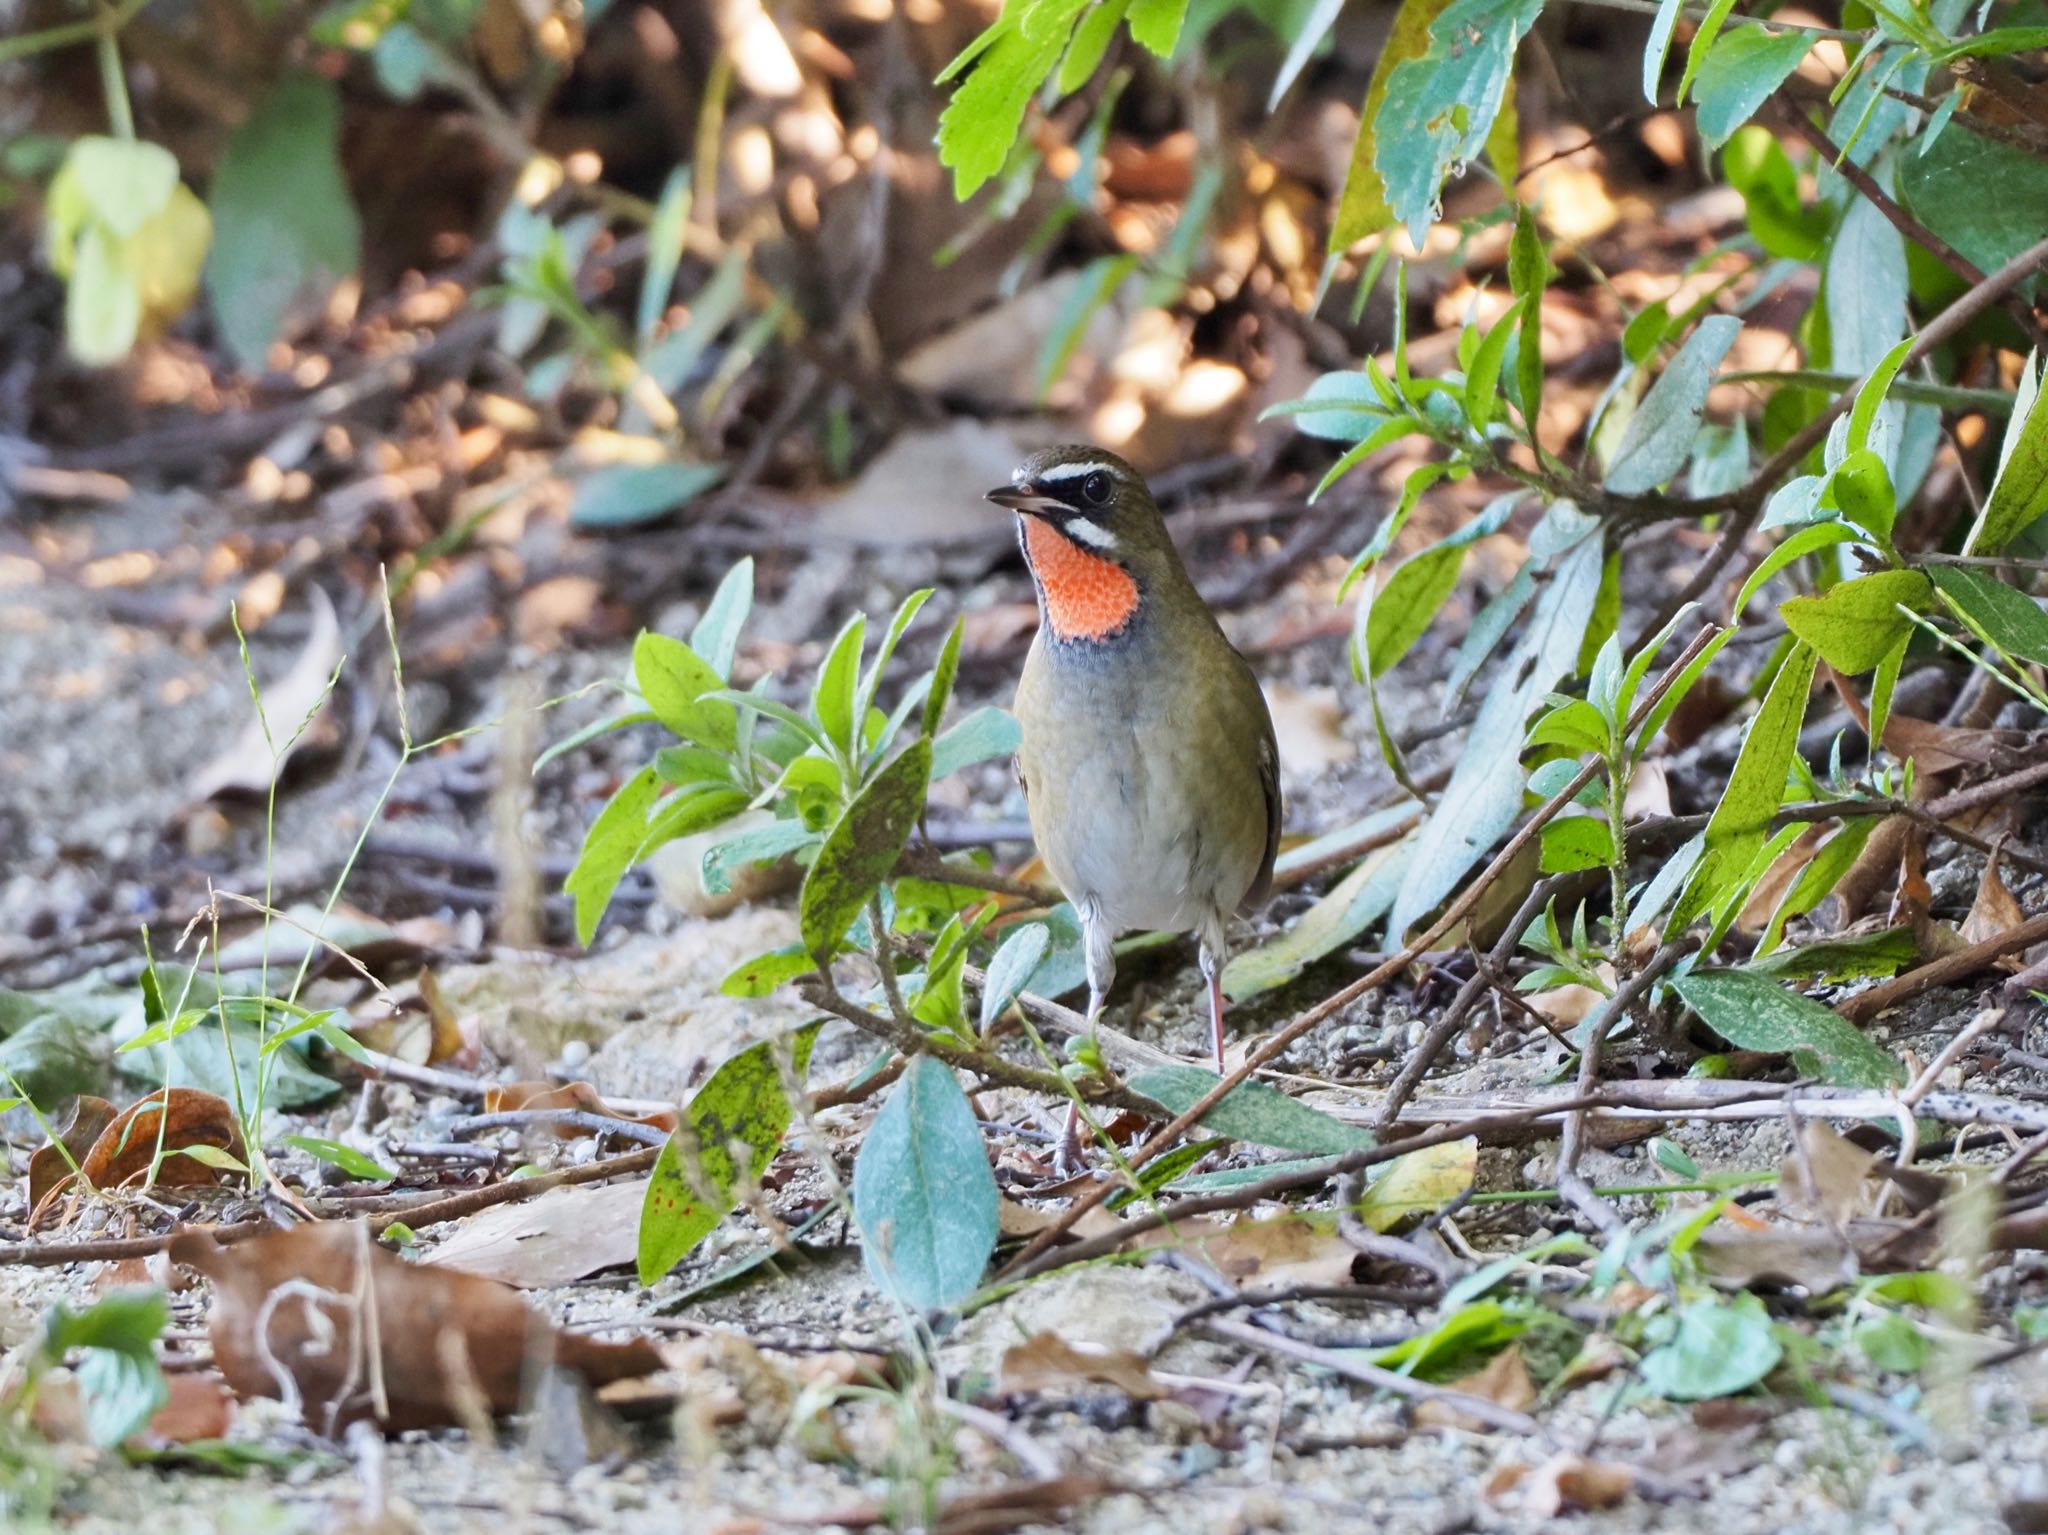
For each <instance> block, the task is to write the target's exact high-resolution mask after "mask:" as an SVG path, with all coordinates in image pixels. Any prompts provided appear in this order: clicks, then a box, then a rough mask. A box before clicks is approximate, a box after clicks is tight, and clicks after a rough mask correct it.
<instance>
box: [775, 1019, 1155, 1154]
mask: <svg viewBox="0 0 2048 1535" xmlns="http://www.w3.org/2000/svg"><path fill="white" fill-rule="evenodd" d="M797 989H798V991H799V993H800V994H801V995H802V997H803V999H804V1000H805V1001H806V1002H808V1003H810V1004H811V1006H813V1007H818V1008H823V1009H824V1010H825V1011H826V1012H828V1013H830V1014H832V1016H833V1017H835V1018H841V1019H844V1020H845V1021H846V1022H848V1023H850V1024H852V1025H853V1026H854V1027H855V1028H857V1029H859V1030H861V1031H862V1032H863V1033H866V1034H872V1035H874V1036H875V1038H877V1039H879V1040H881V1041H882V1042H883V1043H884V1044H887V1045H889V1046H891V1047H893V1048H894V1049H896V1050H899V1051H901V1052H902V1053H903V1054H904V1055H907V1056H908V1055H929V1056H933V1057H935V1058H936V1059H938V1060H941V1061H944V1062H945V1063H946V1064H947V1065H948V1066H955V1067H958V1068H960V1069H961V1070H963V1071H971V1072H973V1073H974V1074H975V1075H976V1076H978V1077H980V1078H981V1079H982V1080H983V1081H984V1082H987V1083H990V1084H992V1085H994V1086H997V1087H1021V1088H1024V1089H1026V1090H1028V1091H1030V1092H1035V1093H1045V1094H1047V1095H1049V1096H1052V1097H1058V1098H1066V1097H1070V1096H1071V1094H1070V1092H1069V1084H1068V1082H1067V1079H1066V1078H1065V1077H1063V1076H1061V1075H1060V1074H1059V1073H1058V1072H1056V1071H1040V1070H1038V1069H1037V1068H1035V1067H1031V1066H1020V1065H1018V1064H1017V1063H1016V1062H1015V1061H1012V1060H1010V1059H1009V1058H1008V1057H1006V1056H1001V1055H998V1054H996V1053H995V1052H994V1051H993V1050H972V1049H969V1048H967V1047H966V1046H964V1045H953V1044H948V1043H947V1042H946V1041H944V1040H942V1039H940V1038H938V1037H937V1036H935V1035H930V1034H926V1033H925V1032H923V1031H922V1030H920V1029H917V1028H914V1027H910V1026H908V1025H899V1024H896V1023H893V1022H891V1021H890V1020H889V1019H887V1018H884V1017H883V1016H882V1015H881V1014H879V1013H873V1012H870V1011H868V1009H866V1008H864V1007H862V1006H861V1005H860V1004H859V1003H858V1002H854V1001H852V1000H851V999H849V998H847V997H844V996H841V995H840V994H839V992H838V991H836V990H834V989H832V988H831V987H829V986H827V985H826V984H824V983H822V982H816V981H813V982H810V983H808V984H805V983H799V985H798V988H797ZM1074 1086H1076V1087H1079V1088H1080V1091H1081V1095H1082V1097H1084V1098H1085V1099H1087V1100H1088V1101H1089V1102H1090V1103H1106V1104H1108V1105H1109V1106H1110V1107H1112V1108H1119V1109H1129V1110H1131V1111H1132V1112H1133V1113H1135V1114H1142V1115H1144V1116H1145V1117H1146V1118H1147V1119H1164V1118H1166V1117H1167V1111H1166V1109H1165V1108H1164V1107H1162V1106H1161V1105H1159V1104H1157V1103H1154V1102H1153V1101H1152V1100H1151V1099H1150V1098H1147V1097H1145V1096H1144V1095H1142V1094H1140V1093H1134V1092H1132V1091H1131V1090H1130V1089H1129V1088H1127V1087H1125V1086H1123V1085H1122V1084H1121V1083H1116V1082H1093V1083H1090V1084H1088V1085H1086V1086H1082V1085H1081V1084H1074ZM1107 1188H1108V1186H1107V1185H1105V1192H1107Z"/></svg>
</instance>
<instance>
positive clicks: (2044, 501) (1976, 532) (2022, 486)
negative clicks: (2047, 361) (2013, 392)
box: [1963, 364, 2048, 554]
mask: <svg viewBox="0 0 2048 1535" xmlns="http://www.w3.org/2000/svg"><path fill="white" fill-rule="evenodd" d="M2043 513H2048V389H2043V388H2041V387H2040V375H2039V374H2037V373H2036V372H2035V371H2034V369H2033V367H2032V366H2031V364H2030V365H2029V366H2028V367H2027V368H2026V369H2025V370H2023V373H2022V377H2021V384H2020V390H2019V397H2018V399H2017V400H2016V401H2015V402H2014V410H2013V414H2012V419H2011V421H2009V422H2008V423H2007V424H2006V428H2005V441H2004V443H2003V445H2002V446H2001V448H2000V456H1999V463H1998V478H1997V479H1995V480H1993V481H1992V482H1991V492H1990V494H1989V495H1987V496H1986V497H1985V498H1984V510H1983V511H1982V512H1981V513H1980V514H1979V515H1978V517H1977V521H1976V524H1975V525H1974V526H1973V527H1972V528H1971V529H1970V536H1969V537H1968V538H1967V539H1965V540H1964V542H1963V553H1965V554H1996V553H1998V552H1999V551H2000V550H2002V549H2004V548H2005V546H2006V545H2007V544H2009V543H2011V542H2012V540H2013V539H2014V538H2016V537H2018V536H2019V535H2020V534H2021V533H2023V532H2025V531H2026V530H2027V529H2028V528H2030V527H2032V526H2033V525H2034V524H2035V523H2036V522H2037V521H2039V520H2040V518H2041V516H2042V514H2043Z"/></svg>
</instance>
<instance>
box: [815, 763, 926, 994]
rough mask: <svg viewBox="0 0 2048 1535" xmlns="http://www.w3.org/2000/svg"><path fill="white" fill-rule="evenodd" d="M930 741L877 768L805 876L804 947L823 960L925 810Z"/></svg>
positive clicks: (884, 874)
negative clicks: (876, 771) (879, 770)
mask: <svg viewBox="0 0 2048 1535" xmlns="http://www.w3.org/2000/svg"><path fill="white" fill-rule="evenodd" d="M931 766H932V743H931V742H930V741H929V740H926V739H925V738H924V737H922V736H920V737H919V738H918V739H917V740H915V741H913V742H911V743H910V745H909V747H907V748H906V749H905V750H904V752H903V754H902V755H901V756H900V757H898V758H897V759H896V760H895V761H894V762H891V763H890V764H889V765H888V766H887V767H885V768H883V769H882V770H881V772H879V773H877V774H876V775H875V776H874V778H873V780H872V781H870V782H869V784H868V786H867V787H866V788H864V789H862V790H861V792H860V797H859V798H858V799H856V800H855V801H854V802H853V803H852V804H851V805H849V806H848V807H847V809H846V812H845V814H843V815H842V816H840V818H839V822H838V824H837V825H835V826H834V827H833V828H832V830H831V832H830V833H829V834H828V835H827V836H826V838H825V843H824V846H822V847H820V848H819V849H818V856H817V859H816V860H815V861H814V862H813V863H812V864H811V868H810V872H809V873H808V874H806V875H805V876H804V888H803V893H802V895H801V896H800V897H799V898H798V901H797V912H798V918H797V920H798V925H799V927H800V928H801V930H802V932H803V940H804V947H805V948H806V949H808V950H809V951H810V952H811V953H812V954H813V955H814V956H816V957H817V959H818V962H819V963H820V964H823V963H825V962H826V961H827V960H828V959H829V958H830V957H831V956H832V954H833V953H834V952H835V951H836V950H837V949H838V947H839V941H840V939H842V938H844V937H845V936H846V930H847V928H849V927H851V926H852V925H853V919H854V918H855V917H857V916H859V915H860V912H861V909H862V908H863V907H865V906H866V905H867V903H868V898H869V897H870V896H872V895H873V894H874V893H875V890H876V887H878V886H879V885H880V884H881V883H882V881H883V880H884V879H886V878H887V877H888V874H889V871H890V870H891V869H893V868H894V867H895V866H896V860H897V859H898V858H899V857H901V856H902V853H903V844H904V842H905V841H907V840H908V838H909V836H910V829H911V827H913V826H915V825H916V824H917V818H918V817H919V816H920V815H922V814H923V813H924V800H925V790H926V787H927V786H928V785H929V783H930V781H931Z"/></svg>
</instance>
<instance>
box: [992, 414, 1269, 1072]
mask: <svg viewBox="0 0 2048 1535" xmlns="http://www.w3.org/2000/svg"><path fill="white" fill-rule="evenodd" d="M988 498H989V499H990V500H991V501H994V502H995V503H996V504H997V505H999V506H1006V507H1009V508H1011V509H1012V510H1014V511H1016V512H1017V513H1018V519H1017V520H1018V532H1019V539H1020V542H1021V543H1022V544H1023V548H1024V555H1025V559H1026V562H1027V563H1028V564H1029V565H1030V567H1031V575H1032V581H1033V584H1034V585H1035V587H1036V588H1037V593H1038V608H1039V626H1038V635H1037V638H1036V639H1035V640H1033V642H1032V645H1031V652H1030V654H1029V656H1027V657H1026V659H1025V662H1024V673H1023V676H1022V677H1021V679H1020V680H1019V681H1018V684H1017V701H1016V714H1017V719H1018V722H1019V724H1020V725H1021V726H1022V742H1021V744H1020V746H1019V748H1018V752H1017V764H1018V769H1019V772H1020V774H1021V776H1022V778H1023V781H1024V789H1025V794H1026V797H1027V799H1028V800H1029V803H1030V809H1031V829H1032V832H1033V834H1034V836H1035V837H1036V838H1037V841H1038V850H1039V853H1040V855H1041V856H1042V857H1043V858H1044V860H1045V863H1046V867H1047V868H1048V869H1049V870H1050V871H1051V872H1052V876H1053V878H1054V879H1055V880H1057V881H1058V882H1059V885H1060V888H1061V890H1062V891H1063V892H1064V893H1065V894H1066V896H1067V899H1068V900H1070V901H1071V902H1072V903H1073V905H1074V909H1075V910H1076V911H1077V912H1078V913H1079V914H1080V918H1081V926H1082V930H1083V933H1084V935H1085V938H1086V947H1087V959H1088V990H1089V999H1088V1014H1089V1017H1090V1019H1091V1020H1093V1019H1094V1018H1095V1016H1096V1015H1097V1014H1098V1013H1099V1012H1100V1011H1101V1009H1102V1005H1103V1001H1104V999H1105V998H1106V997H1107V995H1108V993H1109V989H1110V985H1111V983H1112V981H1113V980H1114V979H1115V974H1116V965H1115V958H1114V955H1113V952H1112V950H1111V947H1110V946H1111V943H1112V942H1113V941H1114V939H1115V937H1116V935H1117V934H1118V933H1120V932H1125V931H1128V930H1130V929H1134V928H1138V929H1151V928H1163V929H1167V930H1169V931H1174V932H1191V933H1193V934H1195V935H1196V937H1197V938H1198V939H1199V940H1200V942H1201V963H1202V973H1203V975H1204V976H1205V977H1206V979H1207V981H1208V984H1209V1003H1210V1018H1211V1026H1212V1029H1213V1032H1214V1043H1215V1048H1216V1060H1217V1065H1218V1068H1219V1069H1221V1067H1222V1063H1223V993H1222V987H1221V982H1220V978H1221V973H1222V967H1223V961H1224V959H1225V958H1226V956H1227V953H1228V942H1227V932H1226V924H1227V922H1228V920H1229V918H1230V916H1231V915H1232V914H1233V913H1235V912H1238V911H1240V910H1244V909H1247V908H1249V907H1252V906H1255V905H1256V904H1258V903H1259V902H1260V901H1262V900H1264V899H1265V895H1266V891H1267V888H1268V886H1269V885H1270V884H1271V882H1272V877H1273V856H1274V854H1275V852H1276V851H1277V850H1278V847H1279V840H1280V786H1279V774H1278V757H1277V753H1276V750H1275V747H1274V743H1273V723H1272V719H1271V716H1270V715H1269V714H1268V713H1267V710H1266V700H1265V697H1264V695H1263V694H1262V693H1261V692H1260V691H1259V684H1258V680H1257V679H1256V678H1255V677H1254V676H1253V675H1252V671H1251V668H1250V667H1249V666H1248V665H1246V664H1245V660H1244V658H1243V657H1242V656H1240V655H1239V654H1238V653H1237V652H1236V651H1235V650H1234V649H1232V648H1231V645H1230V642H1229V640H1227V639H1225V638H1224V635H1223V631H1222V629H1220V628H1219V627H1218V626H1217V623H1216V619H1215V616H1214V615H1213V614H1211V613H1210V611H1209V609H1208V606H1207V605H1206V604H1205V603H1204V602H1203V601H1202V599H1201V596H1200V594H1199V593H1197V592H1196V590H1195V587H1194V583H1193V582H1192V581H1190V580H1189V579H1188V574H1187V571H1186V569H1185V568H1184V567H1183V566H1182V564H1181V561H1180V555H1179V554H1178V553H1177V552H1176V551H1175V549H1174V546H1173V541H1172V539H1171V538H1170V537H1169V536H1168V534H1167V531H1166V523H1165V521H1164V519H1162V518H1161V516H1160V515H1159V508H1158V506H1157V505H1156V504H1155V503H1154V502H1153V500H1152V496H1151V493H1150V492H1149V491H1148V490H1147V489H1146V488H1145V482H1144V480H1143V479H1142V478H1141V477H1140V476H1139V475H1138V473H1137V471H1136V470H1134V469H1133V468H1131V466H1130V465H1129V464H1127V463H1125V462H1124V461H1123V460H1122V459H1120V458H1118V457H1117V456H1116V455H1115V454H1113V453H1108V452H1105V451H1103V450H1102V449H1100V448H1092V447H1063V448H1049V449H1047V450H1045V451H1044V452H1041V453H1037V454H1034V455H1033V456H1032V457H1031V458H1029V459H1027V460H1025V462H1024V463H1023V464H1022V465H1020V466H1019V467H1018V469H1017V472H1016V475H1015V477H1014V484H1013V485H1010V486H1006V487H1003V488H1002V489H999V490H993V491H990V492H989V497H988Z"/></svg>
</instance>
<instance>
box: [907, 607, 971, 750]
mask: <svg viewBox="0 0 2048 1535" xmlns="http://www.w3.org/2000/svg"><path fill="white" fill-rule="evenodd" d="M966 633H967V620H966V619H965V618H956V619H954V620H953V627H952V628H951V629H949V630H947V631H946V643H945V644H943V645H941V646H940V647H939V659H938V661H937V662H936V663H934V665H933V666H932V681H931V686H930V687H928V688H926V689H925V695H924V716H923V719H922V720H921V722H920V725H919V730H918V733H919V734H920V735H927V736H936V735H937V734H938V733H939V726H940V725H941V724H942V723H943V722H944V721H945V718H946V705H947V704H948V703H949V702H950V701H951V700H952V697H953V679H954V678H955V677H957V676H958V675H959V674H960V643H961V640H962V639H963V637H964V636H965V635H966ZM947 771H948V772H950V771H951V769H950V768H949V769H948V770H947ZM932 776H933V777H934V778H943V777H944V776H945V774H944V773H939V772H936V771H935V772H934V773H933V774H932Z"/></svg>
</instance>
